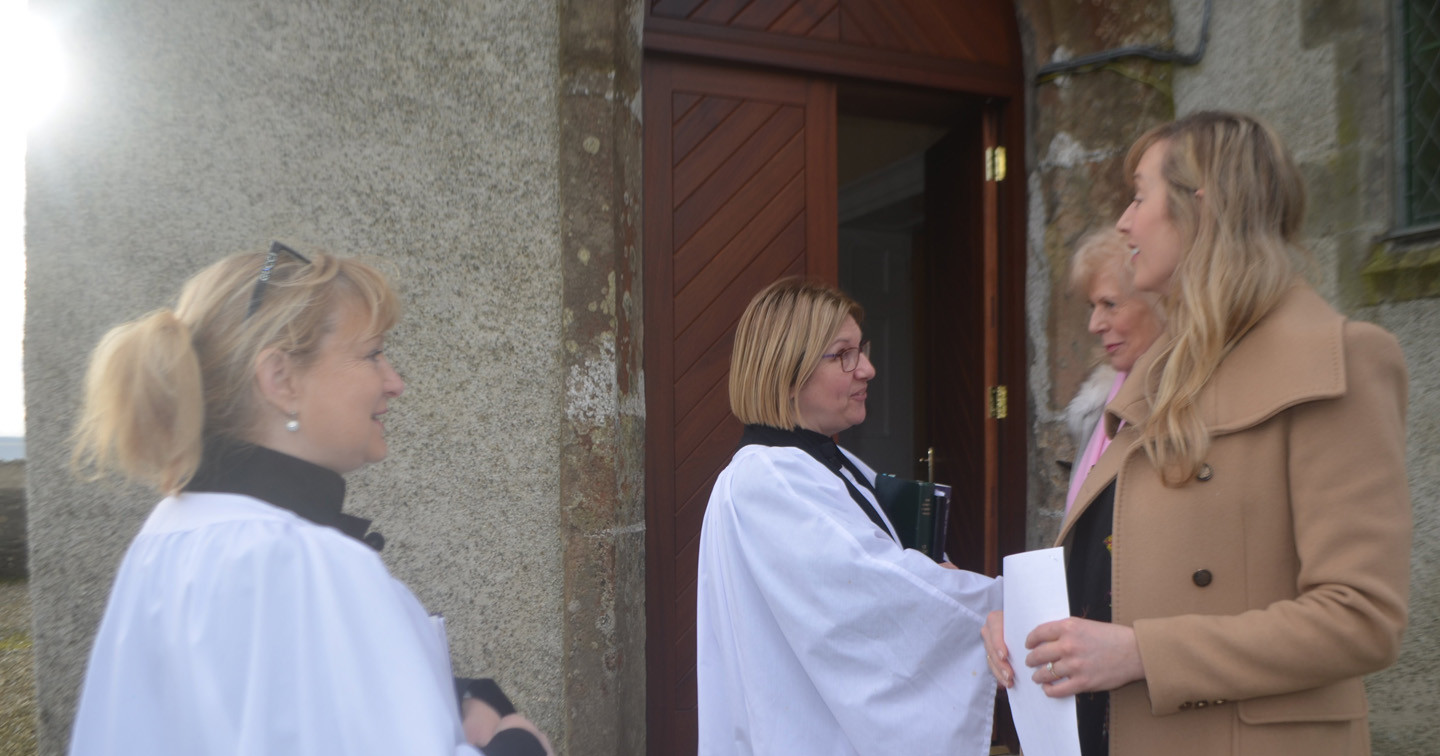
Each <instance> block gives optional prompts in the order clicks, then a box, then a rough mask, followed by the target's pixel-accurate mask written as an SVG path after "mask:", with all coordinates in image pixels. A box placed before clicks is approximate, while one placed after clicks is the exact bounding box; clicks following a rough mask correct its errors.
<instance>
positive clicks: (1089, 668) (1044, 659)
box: [985, 612, 1145, 698]
mask: <svg viewBox="0 0 1440 756" xmlns="http://www.w3.org/2000/svg"><path fill="white" fill-rule="evenodd" d="M998 613H999V612H995V613H992V614H991V615H990V616H991V617H992V618H994V617H995V615H996V614H998ZM989 628H990V623H989V622H986V630H989ZM985 643H986V650H987V651H988V650H989V647H990V641H989V638H988V636H987V638H986V641H985ZM1025 647H1026V648H1028V649H1030V653H1029V654H1028V655H1026V657H1025V665H1026V666H1028V667H1033V668H1036V669H1035V673H1034V674H1033V675H1031V678H1030V679H1032V680H1034V681H1035V682H1037V683H1040V685H1041V686H1042V687H1043V688H1044V689H1045V695H1047V696H1050V697H1051V698H1060V697H1063V696H1070V695H1074V694H1076V693H1085V692H1090V691H1100V690H1114V689H1116V688H1118V687H1120V686H1122V685H1124V684H1126V683H1130V682H1134V681H1136V680H1143V679H1145V665H1144V664H1143V663H1142V661H1141V659H1140V645H1139V644H1138V643H1137V642H1136V641H1135V630H1134V629H1133V628H1130V627H1127V626H1125V625H1115V624H1111V623H1109V622H1096V621H1094V620H1086V619H1080V618H1078V617H1067V618H1065V619H1063V620H1058V621H1056V622H1046V623H1045V624H1043V625H1040V626H1039V627H1037V628H1035V629H1034V630H1032V631H1031V632H1030V635H1028V636H1026V638H1025ZM1002 648H1003V646H1002ZM991 666H992V667H993V666H994V664H993V662H992V665H991Z"/></svg>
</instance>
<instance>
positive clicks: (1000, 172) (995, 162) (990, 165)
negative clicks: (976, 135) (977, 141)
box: [984, 147, 1005, 181]
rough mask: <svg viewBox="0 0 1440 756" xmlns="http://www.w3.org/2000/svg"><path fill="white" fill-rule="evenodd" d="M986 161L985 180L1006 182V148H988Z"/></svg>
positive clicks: (986, 149)
mask: <svg viewBox="0 0 1440 756" xmlns="http://www.w3.org/2000/svg"><path fill="white" fill-rule="evenodd" d="M984 160H985V180H986V181H1004V180H1005V148H1004V147H986V148H985V158H984Z"/></svg>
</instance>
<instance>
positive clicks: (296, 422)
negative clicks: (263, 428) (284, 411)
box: [285, 412, 300, 433]
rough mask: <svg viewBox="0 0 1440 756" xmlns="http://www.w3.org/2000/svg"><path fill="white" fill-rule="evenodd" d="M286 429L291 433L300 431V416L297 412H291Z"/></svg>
mask: <svg viewBox="0 0 1440 756" xmlns="http://www.w3.org/2000/svg"><path fill="white" fill-rule="evenodd" d="M285 430H287V431H290V432H291V433H298V432H299V431H300V418H299V417H298V415H297V414H296V413H294V412H291V413H290V419H289V420H287V421H286V422H285Z"/></svg>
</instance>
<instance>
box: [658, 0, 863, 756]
mask: <svg viewBox="0 0 1440 756" xmlns="http://www.w3.org/2000/svg"><path fill="white" fill-rule="evenodd" d="M662 6H663V7H665V8H671V9H677V8H679V9H683V8H684V7H686V3H684V2H661V3H657V4H656V5H655V6H653V7H654V8H655V9H656V10H657V12H658V10H659V9H660V8H661V7H662ZM721 6H722V3H717V2H714V0H712V2H710V3H707V4H704V5H701V4H690V7H691V10H695V11H696V12H697V13H705V12H718V11H719V10H720V9H721ZM741 7H744V3H739V4H736V6H735V9H736V10H737V11H738V10H739V8H741ZM781 15H782V16H783V14H781ZM776 18H777V20H778V19H779V18H780V16H777V17H776ZM644 86H645V108H646V111H645V123H646V134H645V214H646V221H645V229H646V231H645V283H644V288H645V310H646V315H645V322H646V329H645V373H646V376H645V382H646V386H647V390H646V465H645V467H646V483H645V486H646V527H647V538H646V573H647V574H646V581H647V601H648V602H649V606H650V610H649V611H648V612H647V615H648V618H649V620H648V621H649V624H648V628H647V632H648V634H649V641H648V648H647V659H646V663H647V667H648V669H649V687H648V690H649V693H648V696H649V702H648V707H647V710H648V718H649V733H650V734H649V737H650V752H651V753H664V754H685V753H694V751H695V748H696V743H695V697H696V693H695V589H696V585H695V578H696V569H697V557H698V550H699V534H700V523H701V521H702V519H703V517H704V511H705V504H706V503H707V501H708V499H709V492H710V488H711V487H712V486H713V485H714V482H715V478H716V476H717V475H718V473H719V471H720V469H721V468H723V467H724V466H725V464H726V463H727V462H728V461H729V459H730V456H731V454H733V453H734V451H735V447H736V444H737V443H738V441H739V438H740V430H741V429H740V424H739V422H738V421H736V420H735V418H734V417H733V416H732V415H731V414H730V409H729V406H730V405H729V395H728V391H727V388H728V387H727V378H728V374H729V362H730V349H731V341H732V339H733V334H734V331H735V324H736V322H737V321H738V320H739V318H740V314H741V312H742V311H743V310H744V308H745V305H746V304H747V303H748V302H749V300H750V297H751V296H753V295H754V293H755V292H756V291H758V290H759V289H760V288H761V287H763V286H765V285H766V284H768V283H770V282H771V281H774V280H775V279H776V278H779V277H781V276H783V275H786V274H796V273H804V274H808V275H813V276H816V277H818V278H821V279H824V280H830V281H833V280H834V276H835V274H834V270H835V197H834V181H835V179H834V128H835V106H834V85H833V84H831V83H829V82H822V81H817V80H812V79H808V78H806V77H803V76H787V75H780V74H772V73H763V72H756V71H746V70H739V69H728V68H724V67H719V66H705V65H697V64H688V63H680V62H676V61H667V60H657V59H649V60H647V61H646V63H645V82H644Z"/></svg>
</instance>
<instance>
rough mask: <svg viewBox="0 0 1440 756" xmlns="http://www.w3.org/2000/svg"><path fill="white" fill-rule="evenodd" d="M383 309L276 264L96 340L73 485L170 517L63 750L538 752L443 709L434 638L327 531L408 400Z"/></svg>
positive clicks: (445, 690) (444, 655) (333, 274)
mask: <svg viewBox="0 0 1440 756" xmlns="http://www.w3.org/2000/svg"><path fill="white" fill-rule="evenodd" d="M398 309H399V308H398V303H397V301H396V298H395V294H394V292H393V291H392V290H391V288H390V286H389V284H387V283H386V281H385V280H384V278H383V277H381V275H380V274H379V273H377V272H376V271H375V270H374V269H373V268H370V267H368V266H366V265H364V264H362V263H359V262H357V261H355V260H349V259H344V258H339V257H334V256H331V255H325V254H315V255H313V256H311V257H310V258H309V259H306V258H304V257H301V256H300V255H299V254H297V253H295V252H294V251H293V250H291V249H289V248H288V247H285V246H284V245H281V244H276V245H274V246H273V247H272V248H271V249H270V251H269V254H268V255H267V254H263V253H254V254H241V255H235V256H232V257H229V258H226V259H224V260H221V261H220V262H218V263H216V264H214V265H212V266H210V267H209V268H207V269H206V270H204V271H202V272H201V273H200V274H199V275H197V276H195V277H194V278H193V279H191V280H190V282H189V283H188V284H186V286H185V288H184V290H183V291H182V292H181V295H180V300H179V303H178V304H177V305H176V307H175V308H174V309H173V310H172V309H162V310H159V311H157V312H154V313H152V314H150V315H147V316H145V317H143V318H141V319H139V320H136V321H134V322H131V323H127V324H125V325H122V326H119V327H117V328H115V329H114V330H112V331H111V332H110V333H109V334H107V335H106V336H105V338H104V340H103V341H101V343H100V345H99V347H97V349H96V350H95V354H94V355H93V357H92V360H91V365H90V370H89V373H88V375H87V377H86V390H85V406H84V408H83V411H82V415H81V420H80V423H79V425H78V427H77V430H76V441H77V443H76V449H75V459H76V462H77V465H78V466H80V467H84V468H90V469H93V470H94V471H95V472H97V473H98V472H103V471H115V472H119V473H121V474H123V475H125V476H126V477H128V478H131V479H133V480H136V481H139V482H143V483H147V484H150V485H152V486H154V487H155V488H156V489H157V490H158V491H160V492H161V493H163V494H164V495H165V496H166V498H165V499H164V500H162V501H161V502H160V503H159V504H158V505H156V507H155V509H154V510H153V511H152V512H151V514H150V516H149V518H148V519H147V520H146V522H145V525H144V526H143V528H142V529H141V531H140V533H139V535H138V536H137V537H136V538H135V540H134V542H132V543H131V545H130V548H129V550H128V552H127V553H126V555H125V559H124V561H123V563H122V564H121V566H120V571H119V574H118V575H117V577H116V581H115V585H114V588H113V590H112V592H111V595H110V601H109V604H108V606H107V607H106V610H105V617H104V619H103V620H102V622H101V624H100V630H99V634H98V636H97V637H96V640H95V646H94V649H93V651H92V654H91V658H90V665H89V668H88V670H87V673H86V678H85V687H84V690H83V691H82V693H81V698H80V706H79V710H78V712H77V714H76V718H75V727H74V731H73V733H72V738H71V744H70V752H71V753H72V754H84V755H88V754H111V753H115V754H119V753H125V754H130V753H144V754H149V755H150V756H156V755H159V756H166V755H169V754H173V755H174V756H181V755H182V754H184V755H186V756H194V755H195V754H222V753H223V754H266V755H267V756H274V755H275V754H318V753H344V754H375V755H376V756H378V755H379V754H398V753H404V754H435V755H436V756H439V754H464V753H472V754H473V753H476V750H475V748H474V747H473V746H475V745H478V746H481V747H483V748H484V751H483V752H484V753H485V754H488V756H508V755H514V754H525V755H526V756H530V755H532V754H533V755H538V754H546V753H549V746H548V743H547V742H546V741H545V738H544V736H543V735H541V734H540V732H539V731H538V730H536V729H535V727H534V725H532V724H531V723H530V722H529V721H528V720H526V719H525V718H524V717H521V716H519V715H518V714H514V713H511V712H513V708H511V707H510V705H509V702H508V701H507V700H505V697H504V694H503V693H500V692H499V689H498V688H496V687H494V686H493V684H489V685H486V684H483V683H480V682H478V681H467V682H468V683H469V684H467V685H464V686H461V687H465V688H466V689H467V690H471V691H473V692H474V693H476V694H477V695H478V696H479V697H478V698H467V699H464V700H460V699H457V695H456V689H457V685H456V681H455V680H454V679H453V678H452V677H451V674H450V663H449V650H448V648H447V647H446V643H445V640H444V634H443V629H442V628H441V627H440V626H439V623H438V622H437V621H434V620H432V619H431V618H430V617H429V616H428V615H427V614H426V612H425V610H424V609H423V608H422V607H421V605H420V603H419V602H418V601H416V599H415V597H414V596H413V595H412V594H411V593H410V591H409V590H407V589H406V588H405V586H404V585H402V584H401V583H399V582H397V581H396V580H395V579H394V578H392V577H391V576H390V574H389V573H388V572H387V570H386V569H385V565H384V563H383V562H382V561H381V560H380V557H379V555H378V554H377V553H376V548H378V545H379V543H378V541H377V539H375V538H374V534H371V536H369V537H367V536H366V529H367V528H368V526H369V521H367V520H363V519H360V518H358V517H354V516H351V515H348V514H345V513H344V512H342V511H341V504H342V501H343V499H344V495H345V481H344V479H343V478H342V477H341V475H343V474H344V473H348V472H350V471H352V470H356V469H358V468H360V467H362V466H364V465H367V464H370V463H372V462H379V461H380V460H382V459H384V458H385V455H386V451H387V449H386V444H385V428H384V417H385V414H386V413H387V412H388V411H389V409H390V401H391V400H392V399H395V398H397V397H399V396H400V394H401V393H402V392H403V391H404V390H405V384H404V382H403V381H402V380H401V379H400V376H399V375H398V374H396V372H395V369H394V368H393V367H391V365H390V362H389V359H388V358H387V357H386V356H385V352H384V339H385V334H386V332H387V331H389V330H390V328H391V326H393V325H394V324H395V321H396V318H397V315H398ZM372 543H375V544H376V546H375V548H372V545H371V544H372ZM462 712H463V721H462ZM507 713H508V716H504V717H502V716H501V715H502V714H507Z"/></svg>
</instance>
